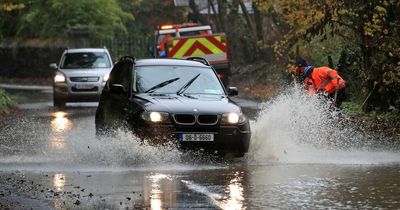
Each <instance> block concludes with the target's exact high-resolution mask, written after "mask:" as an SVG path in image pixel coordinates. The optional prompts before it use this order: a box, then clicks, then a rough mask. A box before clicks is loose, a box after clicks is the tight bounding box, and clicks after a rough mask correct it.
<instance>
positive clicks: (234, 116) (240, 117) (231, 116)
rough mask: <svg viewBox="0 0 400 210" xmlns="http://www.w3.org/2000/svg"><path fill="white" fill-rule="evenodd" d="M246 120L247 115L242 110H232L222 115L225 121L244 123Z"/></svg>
mask: <svg viewBox="0 0 400 210" xmlns="http://www.w3.org/2000/svg"><path fill="white" fill-rule="evenodd" d="M244 121H246V117H245V116H244V114H243V113H242V112H240V113H236V112H230V113H225V114H223V115H222V122H223V123H228V124H238V123H243V122H244Z"/></svg>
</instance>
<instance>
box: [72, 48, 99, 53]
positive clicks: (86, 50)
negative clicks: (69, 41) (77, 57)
mask: <svg viewBox="0 0 400 210" xmlns="http://www.w3.org/2000/svg"><path fill="white" fill-rule="evenodd" d="M65 51H68V52H69V53H78V52H105V51H107V49H106V48H74V49H66V50H65Z"/></svg>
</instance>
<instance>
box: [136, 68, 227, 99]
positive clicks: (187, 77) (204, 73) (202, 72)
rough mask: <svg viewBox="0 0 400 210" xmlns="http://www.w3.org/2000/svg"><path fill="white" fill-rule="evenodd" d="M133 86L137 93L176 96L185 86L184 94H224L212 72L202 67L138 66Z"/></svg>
mask: <svg viewBox="0 0 400 210" xmlns="http://www.w3.org/2000/svg"><path fill="white" fill-rule="evenodd" d="M193 78H195V80H193ZM191 80H193V81H191ZM189 82H190V83H189ZM188 83H189V85H188ZM133 84H134V91H135V92H137V93H145V92H149V93H165V94H176V93H178V92H179V91H180V90H182V88H183V87H185V86H186V85H187V87H185V90H184V93H185V94H215V95H223V94H225V92H224V89H223V87H222V85H221V83H220V82H219V80H218V78H217V75H215V73H214V71H213V70H212V69H211V68H202V67H191V66H138V67H135V77H134V81H133Z"/></svg>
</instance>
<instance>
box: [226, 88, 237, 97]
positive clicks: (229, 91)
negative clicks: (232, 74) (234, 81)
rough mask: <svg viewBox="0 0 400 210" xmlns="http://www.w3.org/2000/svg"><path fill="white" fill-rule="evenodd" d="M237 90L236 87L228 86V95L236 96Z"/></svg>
mask: <svg viewBox="0 0 400 210" xmlns="http://www.w3.org/2000/svg"><path fill="white" fill-rule="evenodd" d="M237 95H239V91H238V89H237V88H236V87H228V96H237Z"/></svg>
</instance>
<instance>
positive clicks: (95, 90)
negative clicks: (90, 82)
mask: <svg viewBox="0 0 400 210" xmlns="http://www.w3.org/2000/svg"><path fill="white" fill-rule="evenodd" d="M71 90H72V91H74V92H97V91H98V90H99V88H98V87H93V88H90V89H78V88H76V87H72V88H71Z"/></svg>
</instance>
